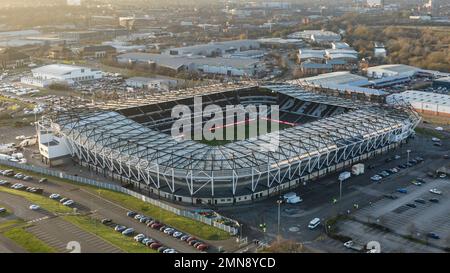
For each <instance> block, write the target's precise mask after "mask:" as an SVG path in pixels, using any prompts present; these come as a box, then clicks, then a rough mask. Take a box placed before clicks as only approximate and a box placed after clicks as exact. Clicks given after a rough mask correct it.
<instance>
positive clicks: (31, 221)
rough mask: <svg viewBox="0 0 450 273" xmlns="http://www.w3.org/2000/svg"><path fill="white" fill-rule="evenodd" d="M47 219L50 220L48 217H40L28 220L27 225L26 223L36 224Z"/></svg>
mask: <svg viewBox="0 0 450 273" xmlns="http://www.w3.org/2000/svg"><path fill="white" fill-rule="evenodd" d="M49 218H50V217H48V216H44V217H41V218H36V219H33V220H30V221H28V222H27V223H28V224H31V223H36V222H40V221H43V220H47V219H49Z"/></svg>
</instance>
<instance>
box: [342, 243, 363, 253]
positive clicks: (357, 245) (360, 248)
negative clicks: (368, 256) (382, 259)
mask: <svg viewBox="0 0 450 273" xmlns="http://www.w3.org/2000/svg"><path fill="white" fill-rule="evenodd" d="M344 246H345V247H346V248H348V249H353V250H356V251H363V250H364V249H365V247H366V246H365V245H363V244H360V243H357V242H354V241H348V242H345V243H344Z"/></svg>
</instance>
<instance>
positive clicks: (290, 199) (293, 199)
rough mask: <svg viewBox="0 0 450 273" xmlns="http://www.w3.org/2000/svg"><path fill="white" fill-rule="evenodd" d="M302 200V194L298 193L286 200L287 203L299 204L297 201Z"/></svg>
mask: <svg viewBox="0 0 450 273" xmlns="http://www.w3.org/2000/svg"><path fill="white" fill-rule="evenodd" d="M302 201H303V199H302V198H300V196H297V195H296V196H292V197H290V198H288V199H287V200H286V203H288V204H297V203H300V202H302Z"/></svg>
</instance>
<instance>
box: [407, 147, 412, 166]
mask: <svg viewBox="0 0 450 273" xmlns="http://www.w3.org/2000/svg"><path fill="white" fill-rule="evenodd" d="M410 152H411V150H409V149H408V150H406V154H407V156H406V158H407V159H406V163H407V164H408V163H409V153H410Z"/></svg>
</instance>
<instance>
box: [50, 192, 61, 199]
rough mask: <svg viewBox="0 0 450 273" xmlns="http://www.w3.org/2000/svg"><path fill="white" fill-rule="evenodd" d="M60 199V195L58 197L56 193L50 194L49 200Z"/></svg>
mask: <svg viewBox="0 0 450 273" xmlns="http://www.w3.org/2000/svg"><path fill="white" fill-rule="evenodd" d="M60 197H61V195H59V194H58V193H52V194H50V196H49V198H50V199H59V198H60Z"/></svg>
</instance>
